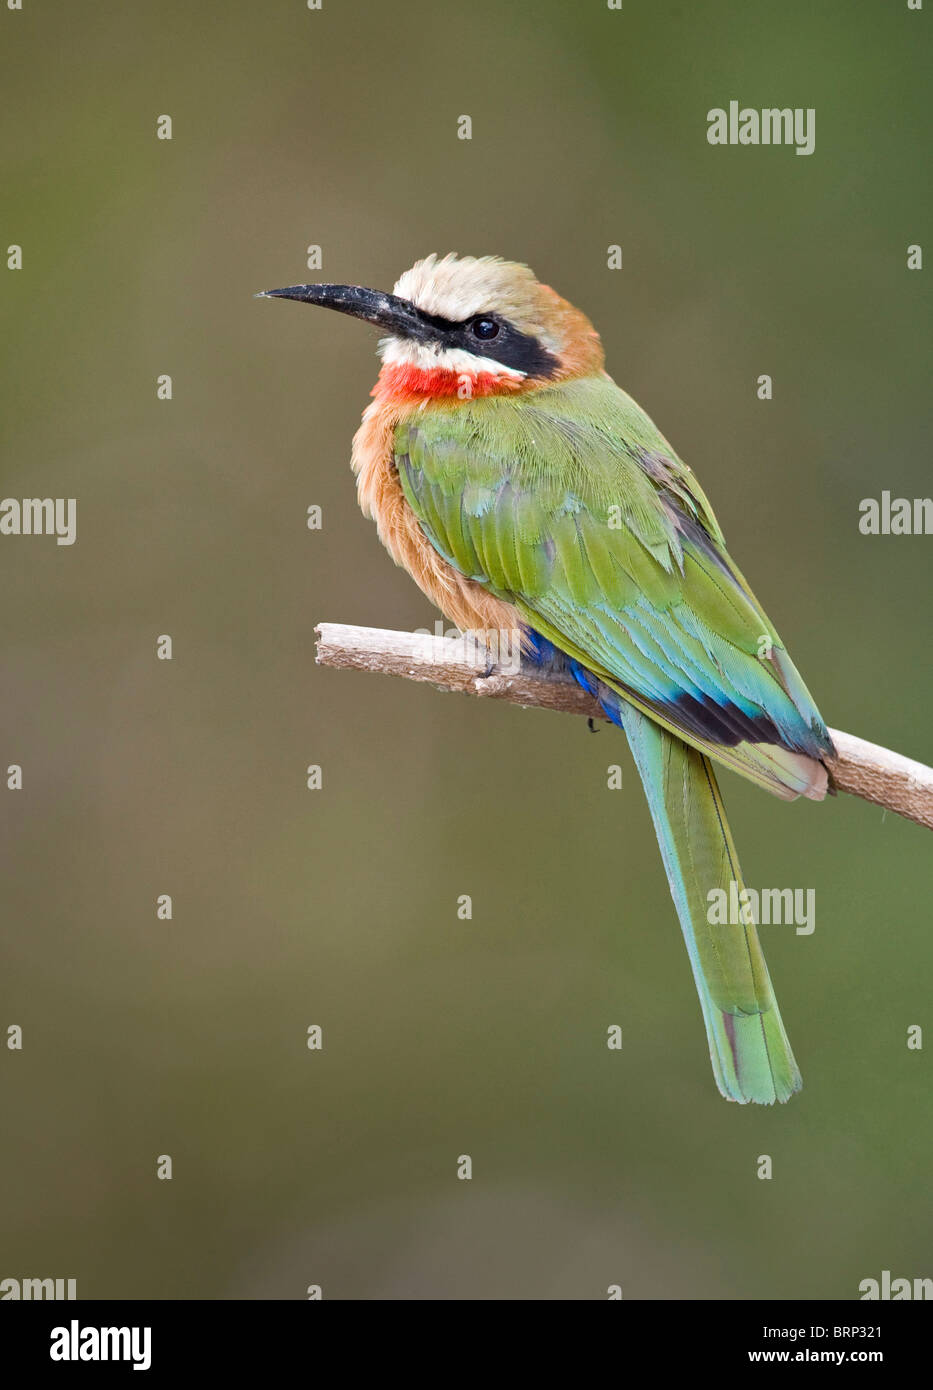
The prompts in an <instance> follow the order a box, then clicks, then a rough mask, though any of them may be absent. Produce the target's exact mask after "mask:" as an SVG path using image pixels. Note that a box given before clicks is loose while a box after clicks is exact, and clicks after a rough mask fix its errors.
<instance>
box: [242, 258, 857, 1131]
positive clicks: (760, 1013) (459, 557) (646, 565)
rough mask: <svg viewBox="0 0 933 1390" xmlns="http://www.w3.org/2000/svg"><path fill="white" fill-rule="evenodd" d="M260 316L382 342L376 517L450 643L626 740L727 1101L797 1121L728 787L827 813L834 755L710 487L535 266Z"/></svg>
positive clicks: (436, 262)
mask: <svg viewBox="0 0 933 1390" xmlns="http://www.w3.org/2000/svg"><path fill="white" fill-rule="evenodd" d="M260 297H266V298H278V299H291V300H296V301H299V302H302V303H306V304H313V305H318V306H321V307H323V308H327V309H331V310H335V311H337V312H338V313H342V314H348V315H351V316H352V317H354V318H357V319H360V320H362V321H363V322H365V323H368V324H371V325H373V326H375V327H376V328H378V329H380V330H381V331H382V334H383V336H382V337H381V338H380V340H379V343H378V347H377V352H378V354H379V356H380V358H381V366H380V370H379V373H378V378H377V381H376V385H375V386H374V388H373V390H372V392H371V396H372V399H371V402H370V404H369V405H368V407H367V408H366V410H365V411H364V413H363V417H362V422H361V424H360V427H359V429H358V431H357V433H356V434H355V436H354V440H353V444H352V451H351V465H352V468H353V471H354V473H355V475H356V484H357V494H358V499H359V503H360V506H361V507H362V510H363V512H364V513H365V514H366V515H367V516H369V517H370V518H372V519H373V520H374V521H375V524H376V530H377V534H378V536H379V539H380V540H381V541H382V543H383V545H384V546H385V548H386V549H387V550H388V552H389V554H390V555H391V557H392V559H393V560H394V561H395V562H396V563H397V564H398V565H400V566H402V567H403V568H404V569H405V570H407V572H408V573H409V574H410V575H411V577H412V578H413V579H414V581H415V583H416V584H417V585H418V586H419V588H420V589H421V590H422V591H423V592H424V594H426V595H427V597H428V598H429V599H430V600H431V601H432V602H433V603H434V604H435V605H436V606H437V607H438V608H439V609H440V610H441V612H442V613H443V614H444V616H445V617H446V618H447V619H448V620H449V621H450V622H451V623H452V624H454V625H455V626H456V627H457V628H459V629H460V630H462V631H464V632H471V633H478V634H484V633H485V634H488V633H500V634H513V633H517V634H518V639H519V641H520V644H521V652H522V659H523V660H524V661H527V662H529V663H530V664H533V665H537V666H540V667H542V668H546V669H549V670H561V671H563V672H565V673H569V674H570V675H571V676H572V677H573V679H574V680H576V681H577V682H578V683H579V684H580V685H581V686H582V687H583V688H584V689H585V690H587V691H589V692H590V693H591V694H592V695H593V696H594V697H595V698H596V700H597V701H598V702H599V705H600V707H601V709H602V711H603V713H604V714H605V716H606V717H607V718H608V719H609V720H610V721H611V722H612V723H614V724H616V725H618V726H620V727H621V729H622V730H623V731H624V733H625V735H626V737H627V739H628V743H629V746H630V749H631V752H632V756H633V759H634V762H635V765H636V767H637V769H638V772H639V774H640V778H641V782H642V785H643V787H644V792H645V795H646V798H647V801H648V808H649V811H650V815H651V819H652V822H653V826H654V831H655V834H656V836H657V840H658V844H659V847H660V851H661V858H662V861H663V865H664V869H665V871H666V874H667V878H668V883H669V886H670V891H671V895H672V897H673V900H674V905H675V908H676V911H677V915H678V918H679V920H680V925H681V929H682V932H683V936H684V940H685V943H686V947H687V953H688V956H689V959H690V965H691V967H692V971H693V977H694V981H695V984H696V989H697V993H698V995H699V999H700V1005H701V1009H702V1015H703V1021H704V1024H705V1027H706V1035H707V1041H708V1044H709V1052H710V1060H711V1063H712V1069H713V1076H714V1078H715V1081H716V1085H717V1086H718V1089H719V1091H720V1093H721V1094H722V1095H723V1096H724V1097H725V1098H726V1099H727V1100H730V1101H734V1102H737V1103H739V1104H748V1103H755V1104H765V1105H767V1104H773V1103H774V1102H775V1101H781V1102H783V1101H786V1100H788V1099H789V1098H790V1097H791V1096H792V1095H793V1094H794V1093H795V1092H797V1091H799V1089H800V1087H801V1084H802V1083H801V1076H800V1071H799V1068H798V1066H797V1062H796V1060H795V1058H794V1054H793V1051H792V1049H791V1045H790V1042H789V1040H788V1037H787V1033H786V1030H785V1027H784V1023H783V1020H782V1018H781V1013H780V1010H779V1008H778V1003H777V999H776V997H775V993H774V989H773V987H772V983H771V978H770V975H769V972H768V967H767V965H766V963H765V959H764V955H763V953H762V949H761V944H760V941H759V938H758V934H757V931H756V924H755V920H754V917H755V914H754V912H753V911H751V910H750V909H749V898H748V897H747V896H746V895H745V885H744V880H743V878H742V871H741V868H740V866H739V861H738V857H737V854H736V850H735V845H734V842H733V839H732V833H731V830H730V827H729V823H728V821H727V819H726V813H725V808H724V805H723V800H722V796H721V793H720V790H719V784H718V781H717V778H716V772H715V767H716V765H722V766H724V767H726V768H729V769H731V770H732V771H733V772H736V773H739V774H740V775H741V776H743V777H745V778H747V779H748V780H749V781H751V782H753V783H755V784H756V785H757V786H759V787H762V788H764V789H765V790H767V791H769V792H771V793H773V794H774V795H776V796H778V797H780V798H783V799H785V800H793V799H794V798H796V797H799V796H804V797H807V798H810V799H811V800H815V801H820V800H822V799H823V798H824V797H825V796H826V794H827V792H832V791H833V787H832V782H831V778H830V777H829V775H828V770H827V766H826V760H827V759H828V758H831V757H832V756H833V754H834V749H833V744H832V741H831V738H830V735H829V732H828V731H827V727H826V725H825V723H824V722H823V720H822V718H821V716H820V714H819V711H818V710H817V707H816V705H815V703H814V701H813V698H812V696H811V695H810V692H809V691H808V689H807V687H806V686H805V685H804V683H803V680H802V679H801V677H800V675H799V673H798V671H797V668H796V667H795V666H794V664H793V662H792V661H791V659H790V657H789V655H788V653H787V649H786V647H785V646H784V643H783V642H782V641H781V639H780V637H779V635H778V633H777V631H776V629H775V627H774V625H773V624H772V623H771V622H770V620H769V619H768V618H767V617H766V616H765V613H764V611H763V609H762V608H761V606H760V604H759V603H758V601H757V599H756V598H755V596H754V594H753V593H752V591H751V589H750V587H749V585H748V583H747V581H746V580H745V578H744V576H743V575H742V573H741V571H740V570H739V569H738V567H737V566H736V564H735V563H734V561H733V560H732V559H731V557H730V555H729V553H728V551H727V549H726V542H725V539H724V537H723V533H722V530H721V529H720V526H719V523H718V522H717V520H716V517H715V515H714V513H713V510H712V507H711V506H710V503H709V502H708V500H707V498H706V495H705V494H704V492H703V491H702V489H701V487H700V485H699V483H698V482H697V480H696V478H695V477H694V474H693V472H692V470H691V469H690V468H689V467H688V466H687V465H686V464H685V463H683V462H682V460H681V459H680V458H679V456H678V455H677V453H675V451H674V449H673V448H672V447H671V445H670V444H669V443H668V441H667V440H666V439H665V437H664V436H663V435H662V434H661V433H660V431H659V430H658V429H657V427H656V426H655V425H654V423H653V422H652V421H651V419H650V418H649V417H648V415H647V414H646V413H645V412H644V411H643V410H642V409H641V407H640V406H639V405H637V404H636V402H635V401H634V400H633V399H632V397H631V396H629V395H628V394H627V393H626V392H625V391H624V390H623V389H622V388H621V387H620V386H618V385H617V384H616V383H615V381H614V380H613V379H612V377H610V376H609V374H608V373H607V371H606V369H605V365H604V353H603V348H602V344H601V341H600V338H599V335H598V333H597V331H596V329H595V328H594V327H593V324H592V323H591V322H590V320H589V319H588V318H587V317H586V315H585V314H584V313H583V312H582V311H581V310H579V309H577V308H575V307H574V306H573V305H572V304H570V303H569V302H568V301H567V300H565V299H563V298H562V297H561V296H560V295H559V294H557V293H556V291H554V290H553V289H551V288H550V287H549V286H548V285H545V284H544V283H542V282H541V281H539V280H538V279H537V277H536V276H535V274H534V272H533V271H532V270H530V269H529V268H528V267H527V266H526V265H524V264H522V263H520V262H516V261H508V260H504V259H502V258H500V257H497V256H480V257H474V256H459V255H456V254H449V255H445V256H443V257H438V256H437V255H436V254H432V255H430V256H427V257H425V258H424V259H422V260H419V261H417V262H416V263H415V264H414V265H413V266H412V267H411V269H410V270H407V271H405V273H404V274H403V275H402V276H401V278H400V279H399V280H398V281H397V282H396V284H395V286H394V289H393V292H392V293H391V294H388V293H384V292H382V291H379V290H372V289H367V288H364V287H362V286H358V285H345V284H310V285H291V286H287V287H285V288H283V289H277V290H266V291H263V292H262V294H261V296H260ZM717 893H725V894H728V895H729V901H730V903H733V904H734V903H737V902H738V903H742V904H743V907H742V910H741V911H740V912H737V913H736V912H735V911H732V912H731V914H730V918H731V919H736V920H731V919H730V920H728V921H719V920H716V921H715V922H714V921H712V920H711V918H712V917H713V916H714V914H713V913H712V912H711V910H710V903H711V902H712V901H713V896H714V895H715V894H717ZM719 901H725V899H722V898H720V899H719ZM662 1016H663V1015H661V1014H660V1013H659V1017H662Z"/></svg>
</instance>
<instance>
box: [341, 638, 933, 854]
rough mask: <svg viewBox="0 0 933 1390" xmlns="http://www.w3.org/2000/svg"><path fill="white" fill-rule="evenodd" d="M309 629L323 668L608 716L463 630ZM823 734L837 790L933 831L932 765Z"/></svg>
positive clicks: (572, 686) (567, 686)
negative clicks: (499, 656) (494, 658)
mask: <svg viewBox="0 0 933 1390" xmlns="http://www.w3.org/2000/svg"><path fill="white" fill-rule="evenodd" d="M315 632H316V633H317V634H318V643H317V661H318V664H319V665H321V666H335V667H338V668H341V669H352V670H356V671H381V672H382V673H383V674H384V675H388V676H406V677H407V678H408V680H414V681H427V682H429V684H431V685H434V686H438V687H440V689H442V690H453V691H459V692H460V693H461V694H464V695H480V696H484V697H485V698H486V699H489V700H506V701H508V702H509V703H510V704H513V705H523V706H526V707H528V706H533V707H534V708H536V709H552V710H558V711H562V712H563V713H565V714H582V715H585V716H587V717H588V718H590V719H600V720H605V718H606V716H605V715H604V714H603V712H602V710H601V709H600V707H599V705H598V704H597V702H596V700H594V699H593V697H592V696H591V695H588V694H587V692H586V691H585V690H583V689H581V687H580V686H579V685H577V683H576V681H575V680H574V679H573V678H572V676H570V675H560V674H558V675H555V674H553V673H550V672H546V671H542V670H541V669H540V668H539V667H536V666H530V665H528V664H519V663H514V664H513V663H509V662H505V663H499V664H495V663H494V664H492V665H490V660H491V658H490V654H489V652H488V651H487V650H486V648H485V647H484V646H482V644H478V643H476V642H475V641H474V640H473V638H471V637H470V636H469V635H464V636H461V637H432V636H430V635H429V634H426V633H417V632H390V631H389V630H388V629H386V628H379V627H348V626H345V625H344V624H342V623H321V624H319V626H318V627H316V628H315ZM829 732H830V736H831V737H832V740H833V743H834V744H835V745H836V752H837V755H838V756H837V757H835V758H827V759H826V766H827V767H828V769H829V773H830V776H831V778H832V781H833V784H834V786H835V787H836V788H837V790H839V791H843V792H849V793H850V794H851V795H852V796H860V797H861V798H862V799H863V801H873V802H874V803H875V804H876V805H878V806H884V807H886V808H887V809H888V810H889V811H896V812H897V814H898V815H899V816H906V817H907V818H908V819H909V820H913V821H916V822H917V823H918V825H925V826H928V827H929V828H930V829H931V830H933V768H929V767H925V766H924V764H923V763H917V762H914V761H913V759H912V758H904V757H902V756H901V755H900V753H892V752H891V750H890V749H889V748H880V747H879V746H878V745H877V744H875V743H867V742H866V741H865V739H862V738H855V737H854V735H852V734H845V733H841V732H840V730H838V729H830V731H829Z"/></svg>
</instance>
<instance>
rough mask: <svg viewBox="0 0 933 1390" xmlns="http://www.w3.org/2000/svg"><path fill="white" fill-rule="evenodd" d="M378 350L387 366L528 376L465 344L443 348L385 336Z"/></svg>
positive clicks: (459, 374) (469, 374) (471, 374)
mask: <svg viewBox="0 0 933 1390" xmlns="http://www.w3.org/2000/svg"><path fill="white" fill-rule="evenodd" d="M378 351H379V355H380V357H381V358H382V360H383V362H385V364H386V366H388V367H417V368H418V369H419V370H421V371H424V372H432V371H438V370H440V371H446V372H454V373H456V375H457V376H478V375H479V374H480V373H481V372H482V373H484V374H485V375H488V376H498V377H511V378H512V379H513V380H515V381H524V379H525V373H524V372H520V371H518V370H517V369H516V368H515V367H506V366H503V364H502V363H501V362H496V361H494V360H493V359H492V358H491V357H480V356H478V355H477V354H476V353H472V352H464V351H463V349H462V348H444V349H443V350H442V349H440V348H436V347H432V346H431V344H430V343H415V342H412V341H411V339H409V338H382V339H380V341H379V348H378Z"/></svg>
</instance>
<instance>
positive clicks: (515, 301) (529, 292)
mask: <svg viewBox="0 0 933 1390" xmlns="http://www.w3.org/2000/svg"><path fill="white" fill-rule="evenodd" d="M536 285H537V281H536V280H535V277H534V274H533V272H532V271H530V270H529V269H528V267H527V266H525V265H516V264H514V263H513V262H511V261H503V260H501V259H500V258H499V257H498V256H480V257H476V256H462V257H460V256H455V255H450V256H445V257H444V258H443V260H438V258H437V256H433V255H432V256H427V257H425V259H424V260H423V261H417V262H416V263H415V264H414V265H413V266H412V268H411V270H406V271H405V274H404V275H403V276H401V278H400V279H399V280H398V281H397V282H396V285H395V293H396V294H397V295H400V296H401V298H402V299H409V300H411V302H412V303H413V304H416V305H417V306H418V308H419V309H423V310H424V311H425V313H428V314H438V315H439V316H440V317H441V318H445V319H451V320H452V321H453V322H454V323H461V322H462V321H463V320H464V319H469V318H474V317H475V316H476V315H477V314H483V313H492V312H496V313H499V314H502V315H503V317H504V318H512V319H514V318H522V317H525V316H527V313H528V310H529V306H530V304H531V303H533V301H534V291H535V287H536Z"/></svg>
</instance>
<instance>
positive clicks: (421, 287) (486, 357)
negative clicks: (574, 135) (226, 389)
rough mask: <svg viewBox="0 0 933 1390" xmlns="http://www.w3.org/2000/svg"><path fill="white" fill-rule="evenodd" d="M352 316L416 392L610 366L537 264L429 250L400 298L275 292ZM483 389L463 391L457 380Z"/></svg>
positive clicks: (490, 388) (328, 289) (332, 289)
mask: <svg viewBox="0 0 933 1390" xmlns="http://www.w3.org/2000/svg"><path fill="white" fill-rule="evenodd" d="M265 294H266V295H268V296H271V297H273V298H278V299H297V300H301V301H302V302H304V303H306V304H319V305H321V306H323V307H324V308H327V309H336V310H338V312H340V313H342V314H352V315H353V316H354V317H355V318H359V319H364V320H365V321H366V322H367V323H372V324H375V325H376V326H377V327H378V328H381V329H382V330H383V331H384V333H385V335H386V336H385V337H383V338H382V339H381V341H380V343H379V352H380V355H381V357H382V360H383V364H384V365H383V374H382V375H383V378H386V379H388V380H391V381H392V382H393V383H395V384H396V385H397V384H398V383H401V382H404V383H405V388H406V390H408V391H411V392H413V393H415V394H418V393H419V391H421V392H422V393H423V394H426V395H451V394H460V395H473V394H492V393H494V392H496V391H515V390H528V389H534V388H536V387H539V386H548V385H553V384H554V383H555V382H558V381H561V380H566V379H567V378H568V377H575V376H585V375H589V374H591V373H594V372H599V371H601V370H602V365H603V352H602V347H601V345H600V341H599V335H598V334H597V332H596V330H595V329H594V328H593V325H592V324H591V323H590V321H589V319H587V318H586V316H585V315H584V314H582V313H581V312H580V311H579V309H575V308H574V307H573V305H572V304H568V302H567V301H566V300H565V299H561V297H560V296H559V295H558V294H555V292H554V291H553V290H552V289H551V288H550V287H549V286H547V285H542V284H541V283H540V282H539V281H538V280H537V279H535V276H534V274H533V272H532V271H530V270H529V269H528V267H527V266H524V265H519V264H517V263H516V262H514V261H503V260H500V259H499V258H498V257H497V256H481V257H478V258H477V257H474V256H462V257H460V256H455V255H450V256H444V257H443V259H441V260H438V258H437V257H436V256H428V257H426V259H425V260H423V261H417V262H416V263H415V265H413V266H412V268H411V270H406V271H405V274H404V275H403V276H402V277H401V279H400V280H398V281H397V282H396V285H395V289H394V291H393V293H392V294H384V293H383V292H382V291H380V290H368V289H362V288H360V287H359V286H357V285H291V286H289V287H288V288H286V289H281V290H266V291H265ZM464 381H466V382H467V383H472V385H473V387H474V389H472V390H467V391H463V390H462V389H460V390H458V387H457V383H460V384H461V386H462V383H463V382H464Z"/></svg>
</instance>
